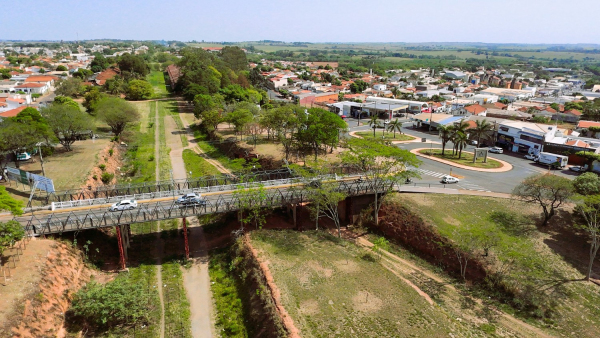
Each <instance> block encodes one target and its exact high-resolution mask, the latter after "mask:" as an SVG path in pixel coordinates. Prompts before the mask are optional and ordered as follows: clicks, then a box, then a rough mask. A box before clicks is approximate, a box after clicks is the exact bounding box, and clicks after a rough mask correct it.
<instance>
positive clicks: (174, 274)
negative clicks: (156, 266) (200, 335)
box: [162, 260, 192, 338]
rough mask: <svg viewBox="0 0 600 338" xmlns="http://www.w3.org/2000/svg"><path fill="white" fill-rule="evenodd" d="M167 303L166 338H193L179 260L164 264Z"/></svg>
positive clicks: (164, 287) (163, 279) (163, 277)
mask: <svg viewBox="0 0 600 338" xmlns="http://www.w3.org/2000/svg"><path fill="white" fill-rule="evenodd" d="M162 282H163V297H164V303H165V337H182V338H185V337H192V332H191V322H190V303H189V302H188V300H187V296H186V293H185V289H184V287H183V275H182V273H181V265H180V262H179V261H177V260H171V261H169V262H167V263H163V264H162Z"/></svg>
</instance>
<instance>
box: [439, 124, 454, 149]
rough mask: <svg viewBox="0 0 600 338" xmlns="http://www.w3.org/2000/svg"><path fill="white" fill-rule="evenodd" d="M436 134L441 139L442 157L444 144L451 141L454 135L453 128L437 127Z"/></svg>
mask: <svg viewBox="0 0 600 338" xmlns="http://www.w3.org/2000/svg"><path fill="white" fill-rule="evenodd" d="M438 132H439V135H440V138H441V139H442V156H444V154H445V152H446V144H447V143H448V141H450V140H451V139H452V136H453V135H454V126H451V125H450V126H439V127H438Z"/></svg>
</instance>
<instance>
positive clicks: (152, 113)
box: [125, 102, 157, 182]
mask: <svg viewBox="0 0 600 338" xmlns="http://www.w3.org/2000/svg"><path fill="white" fill-rule="evenodd" d="M141 104H147V105H149V108H150V109H148V110H141V113H142V114H143V113H145V112H147V113H148V117H147V118H144V115H142V120H146V121H148V123H147V124H145V125H142V124H141V123H138V124H136V125H134V126H133V127H132V128H131V130H132V133H133V134H132V137H131V138H132V141H131V142H130V144H129V145H128V147H127V153H126V155H125V158H126V170H127V173H128V175H129V176H130V177H131V178H130V179H131V181H132V182H154V181H156V179H157V178H156V177H155V176H156V164H155V163H154V138H155V136H156V135H155V131H156V127H155V126H154V121H155V117H156V113H157V112H156V105H155V104H154V103H151V102H145V103H138V105H141Z"/></svg>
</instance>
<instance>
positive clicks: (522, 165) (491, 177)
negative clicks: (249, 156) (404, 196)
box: [347, 118, 578, 193]
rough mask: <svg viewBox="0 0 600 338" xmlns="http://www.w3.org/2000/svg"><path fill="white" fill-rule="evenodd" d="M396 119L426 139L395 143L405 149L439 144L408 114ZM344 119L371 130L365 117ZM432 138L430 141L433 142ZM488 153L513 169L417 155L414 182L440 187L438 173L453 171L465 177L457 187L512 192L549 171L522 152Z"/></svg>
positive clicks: (352, 128)
mask: <svg viewBox="0 0 600 338" xmlns="http://www.w3.org/2000/svg"><path fill="white" fill-rule="evenodd" d="M399 120H400V121H402V122H403V127H404V128H403V130H402V132H403V133H405V134H407V135H411V136H414V137H416V138H417V139H421V138H425V139H426V140H427V141H426V142H424V143H423V142H409V143H397V144H396V146H397V147H399V148H401V149H406V150H412V149H417V148H430V147H432V148H434V149H435V148H441V147H442V146H441V139H440V138H439V136H438V135H437V134H434V133H432V134H430V133H429V132H427V131H426V130H421V129H418V130H417V129H413V128H412V126H413V123H412V122H409V120H408V118H400V119H399ZM347 121H348V124H349V131H371V130H372V128H371V127H369V125H368V120H365V119H361V121H360V126H359V125H358V120H356V119H348V120H347ZM431 141H433V144H432V143H431ZM446 149H452V143H451V142H448V144H447V145H446ZM473 149H475V147H473V146H467V148H465V150H467V151H473ZM489 156H490V157H493V158H497V159H500V160H503V161H506V162H508V163H510V164H511V165H512V166H513V169H512V170H510V171H507V172H503V173H489V172H479V171H473V170H465V169H460V168H456V167H451V166H450V165H447V164H444V163H440V162H437V161H433V160H429V159H426V158H422V157H420V158H419V159H420V160H421V161H422V164H421V165H420V166H419V168H418V169H417V171H418V172H419V174H420V175H421V178H420V179H414V180H413V182H414V183H416V184H417V185H419V184H427V185H429V184H432V186H433V185H435V184H439V185H440V187H441V186H442V184H441V183H440V179H441V177H442V176H444V175H448V174H450V173H452V174H457V175H460V176H463V177H464V178H463V179H461V180H460V182H459V183H457V184H456V188H457V189H466V190H474V191H493V192H501V193H511V192H512V191H513V189H514V188H515V187H516V186H517V185H518V184H519V183H520V182H521V181H523V180H524V179H525V178H527V177H529V176H531V175H534V174H541V173H547V172H548V168H547V167H544V166H541V165H538V164H536V163H534V162H532V161H530V160H526V159H525V158H523V156H524V154H521V153H513V152H505V153H503V154H490V155H489ZM552 173H553V174H556V175H559V176H563V177H567V178H570V179H573V178H575V177H576V176H577V175H578V173H575V172H572V171H569V170H568V169H564V170H552Z"/></svg>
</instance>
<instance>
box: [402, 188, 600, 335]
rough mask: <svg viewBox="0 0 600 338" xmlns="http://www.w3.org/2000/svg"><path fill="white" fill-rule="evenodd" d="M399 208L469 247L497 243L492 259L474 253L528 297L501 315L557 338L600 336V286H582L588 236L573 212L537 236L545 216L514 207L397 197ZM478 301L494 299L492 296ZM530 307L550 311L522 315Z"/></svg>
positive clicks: (505, 202)
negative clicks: (576, 224) (575, 226)
mask: <svg viewBox="0 0 600 338" xmlns="http://www.w3.org/2000/svg"><path fill="white" fill-rule="evenodd" d="M393 200H394V201H396V202H397V203H399V205H403V206H405V207H407V208H409V209H410V210H411V211H412V212H413V213H416V214H418V215H420V216H421V217H423V218H424V219H425V220H426V221H428V222H429V223H430V224H432V225H434V226H435V227H436V228H437V230H438V231H439V233H440V234H441V235H443V236H445V237H447V238H450V239H451V240H452V241H453V242H455V243H459V244H461V245H466V244H465V238H467V237H465V236H468V238H472V239H473V240H474V242H475V243H484V242H486V241H487V242H486V243H493V244H492V245H490V247H489V249H488V250H489V255H488V256H487V257H486V256H482V255H480V254H483V249H482V246H480V245H478V246H475V247H473V248H472V250H474V254H475V255H476V256H477V257H482V258H480V260H484V261H485V263H486V264H487V265H489V266H490V267H489V268H490V269H492V270H495V271H502V275H503V277H502V278H503V283H504V284H505V285H508V286H509V287H514V288H517V289H519V290H522V292H523V294H521V295H520V296H519V297H520V302H521V303H516V307H510V306H508V305H507V303H505V302H504V301H501V302H497V304H496V306H498V307H499V308H501V309H503V310H505V311H506V312H509V313H511V312H514V313H515V314H516V315H519V316H524V317H525V318H527V319H528V321H530V322H533V323H536V325H538V326H541V327H545V328H546V329H547V330H549V332H551V333H555V334H559V335H573V334H575V335H578V336H582V337H583V336H585V337H595V336H598V335H600V293H599V292H598V291H599V286H598V285H595V284H593V283H590V282H585V281H583V280H582V277H583V276H584V271H585V268H586V267H587V251H588V249H589V246H588V244H587V243H586V242H587V240H586V238H585V236H583V235H581V234H578V233H577V232H576V231H575V230H573V229H572V228H570V227H571V224H572V222H573V220H572V219H571V216H570V214H569V213H568V212H567V211H566V210H561V211H559V212H558V214H557V216H555V218H554V219H552V220H551V222H550V226H548V227H547V228H541V227H537V228H536V225H535V224H536V223H537V222H539V216H540V213H541V208H540V207H537V206H535V205H530V204H524V203H521V202H517V201H512V200H509V199H494V198H486V197H476V196H460V197H458V196H456V197H449V196H444V195H433V194H431V195H418V196H417V195H412V194H396V195H394V196H393ZM595 272H596V276H598V275H599V273H600V266H598V265H596V269H595ZM524 290H527V291H524ZM476 293H478V294H480V295H482V296H484V297H485V296H486V295H490V293H489V291H487V292H486V291H482V290H480V291H479V292H476ZM495 297H499V298H502V297H503V296H501V295H499V294H496V295H495ZM492 299H493V298H492ZM526 302H531V303H532V304H540V305H542V307H544V308H546V309H547V310H546V312H545V313H540V312H539V311H540V310H533V309H527V308H526V307H524V308H522V309H518V307H519V306H518V305H519V304H525V303H526ZM536 318H543V319H536Z"/></svg>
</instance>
